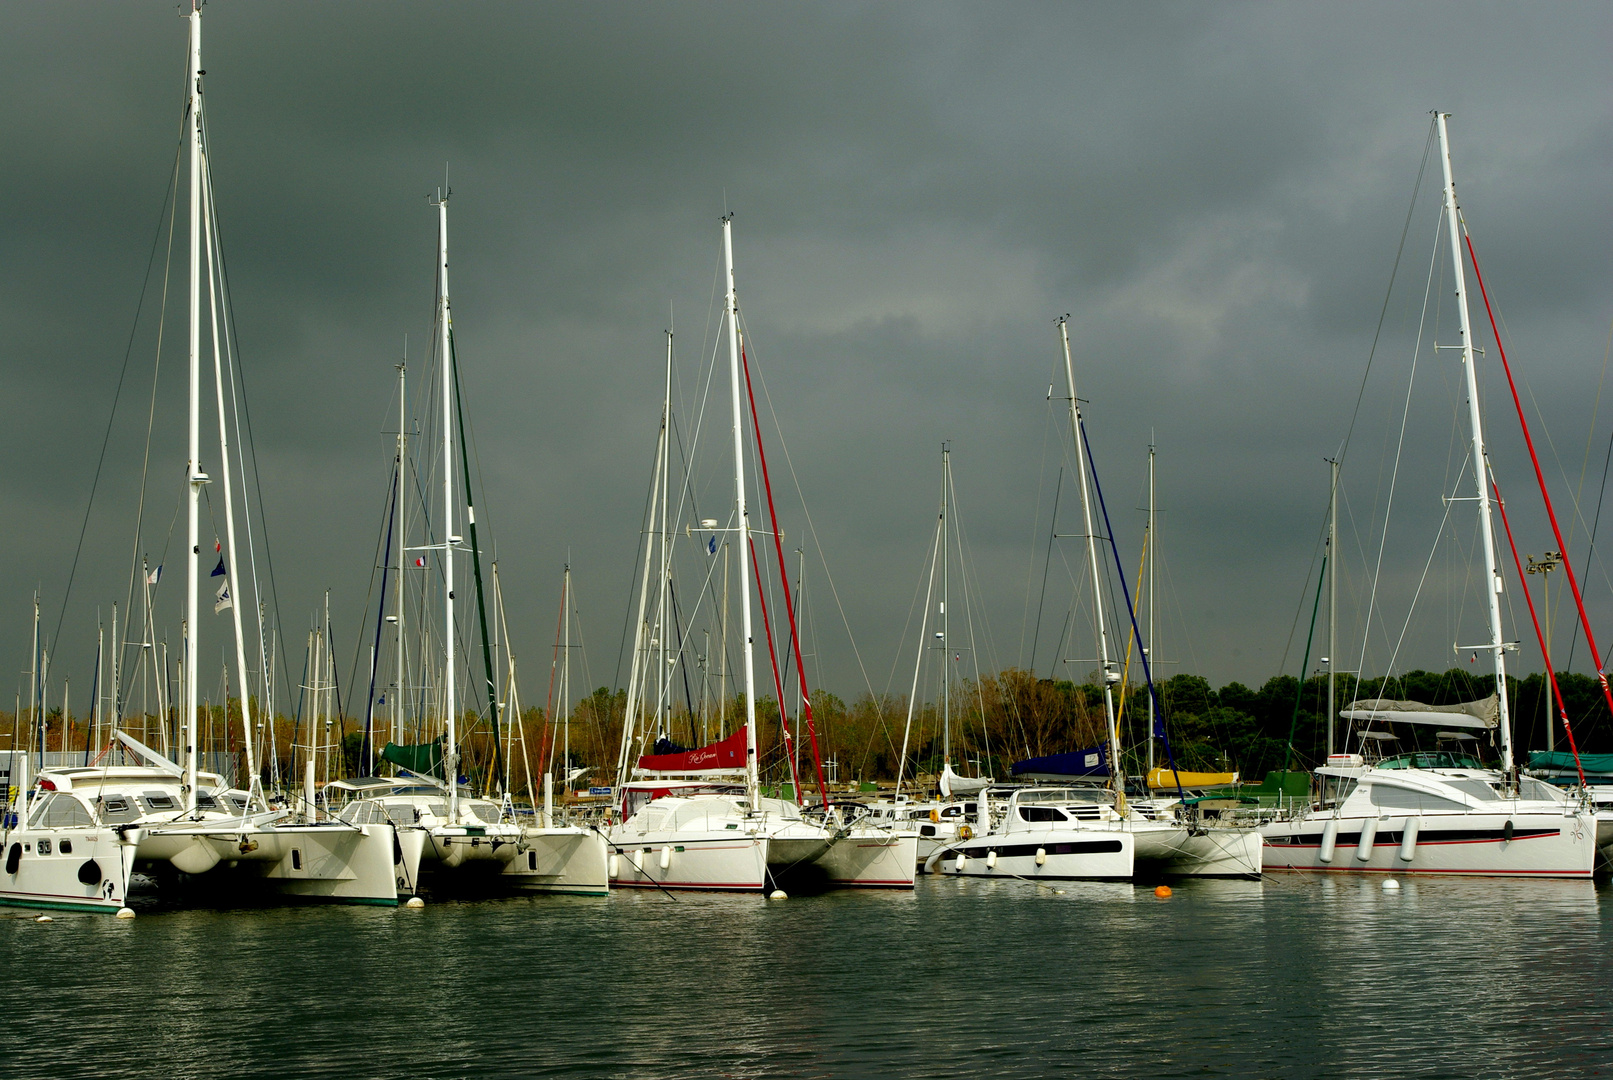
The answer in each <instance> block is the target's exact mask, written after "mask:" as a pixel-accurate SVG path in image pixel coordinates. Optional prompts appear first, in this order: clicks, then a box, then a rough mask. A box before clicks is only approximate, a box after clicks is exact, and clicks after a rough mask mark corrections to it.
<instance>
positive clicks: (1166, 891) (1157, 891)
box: [1154, 885, 1171, 900]
mask: <svg viewBox="0 0 1613 1080" xmlns="http://www.w3.org/2000/svg"><path fill="white" fill-rule="evenodd" d="M1170 894H1171V887H1170V886H1169V885H1158V886H1155V888H1154V895H1155V896H1157V897H1159V898H1160V899H1161V900H1163V899H1165V898H1166V897H1167V896H1169V895H1170Z"/></svg>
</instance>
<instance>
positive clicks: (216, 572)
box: [213, 555, 229, 577]
mask: <svg viewBox="0 0 1613 1080" xmlns="http://www.w3.org/2000/svg"><path fill="white" fill-rule="evenodd" d="M228 573H229V571H228V570H226V569H224V556H222V555H220V556H219V557H218V565H217V566H215V567H213V577H223V576H225V575H226V574H228Z"/></svg>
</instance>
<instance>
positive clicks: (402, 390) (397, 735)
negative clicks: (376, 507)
mask: <svg viewBox="0 0 1613 1080" xmlns="http://www.w3.org/2000/svg"><path fill="white" fill-rule="evenodd" d="M404 348H405V350H407V348H408V345H407V344H405V346H404ZM408 368H409V361H408V358H407V356H406V357H405V358H404V360H403V362H402V363H400V364H398V505H397V510H396V516H397V534H398V584H397V592H396V593H395V594H394V600H393V604H394V612H395V614H394V616H393V617H394V618H395V619H396V620H397V624H398V625H397V627H396V633H397V638H398V641H397V654H398V655H397V667H396V668H395V669H394V674H393V681H392V741H393V742H395V743H399V744H400V745H401V744H402V742H403V713H402V712H401V710H402V708H403V672H404V657H403V596H404V591H405V590H404V587H403V558H404V554H403V553H404V539H405V537H407V536H408V522H407V520H406V519H405V518H404V516H403V496H404V493H405V492H406V491H407V490H408V487H409V443H408V438H409V436H408V431H407V428H408V423H409V413H408V407H407V405H406V391H407V389H408V385H407V379H408Z"/></svg>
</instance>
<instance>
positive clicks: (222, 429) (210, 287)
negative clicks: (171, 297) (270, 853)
mask: <svg viewBox="0 0 1613 1080" xmlns="http://www.w3.org/2000/svg"><path fill="white" fill-rule="evenodd" d="M204 152H205V151H204ZM202 183H203V186H204V190H205V194H206V198H205V199H204V200H203V206H202V218H203V224H204V226H205V227H204V230H203V231H204V233H205V235H206V237H207V317H208V322H209V325H210V329H211V331H212V338H213V389H214V392H215V396H216V398H217V399H218V459H219V474H220V475H221V476H223V478H224V542H225V543H226V544H227V545H228V546H229V556H228V560H227V562H226V564H225V567H224V589H225V590H226V591H225V595H226V596H228V597H229V600H230V616H231V620H232V622H233V624H234V630H235V679H236V682H237V683H238V684H239V686H240V688H241V736H242V746H243V747H244V748H245V750H246V769H247V782H246V789H247V800H248V802H251V801H252V798H253V795H254V794H256V795H257V798H258V800H259V801H260V802H261V801H262V799H263V791H262V787H261V784H260V781H259V777H258V756H257V748H256V746H255V745H254V744H253V741H252V695H251V692H250V689H249V688H250V687H251V685H252V684H251V683H249V682H247V678H246V639H245V635H244V634H243V633H242V630H241V598H240V596H239V595H238V593H239V584H240V577H239V574H238V570H239V567H240V563H238V562H237V561H236V557H235V500H234V493H233V485H232V484H231V482H230V440H229V425H228V424H227V423H226V422H225V419H224V366H223V357H222V355H221V349H220V344H221V339H220V335H219V329H220V328H219V319H218V304H216V303H215V302H214V301H215V298H216V297H217V295H218V283H217V280H216V279H215V276H214V247H213V234H214V228H215V224H216V223H215V221H214V219H213V188H212V184H211V182H210V181H209V180H208V170H207V169H206V168H204V169H203V170H202ZM229 723H230V702H229V695H228V694H226V695H225V697H224V727H225V730H226V731H228V730H229ZM264 806H265V808H267V803H264Z"/></svg>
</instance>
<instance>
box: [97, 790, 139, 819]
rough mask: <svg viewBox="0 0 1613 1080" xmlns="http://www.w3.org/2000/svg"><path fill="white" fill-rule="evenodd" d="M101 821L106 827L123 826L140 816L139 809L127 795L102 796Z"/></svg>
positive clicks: (99, 800) (100, 801) (100, 799)
mask: <svg viewBox="0 0 1613 1080" xmlns="http://www.w3.org/2000/svg"><path fill="white" fill-rule="evenodd" d="M96 801H97V802H99V803H100V804H101V820H102V821H104V822H106V823H107V824H108V825H123V824H126V823H127V822H130V821H134V820H135V819H136V818H138V817H139V816H140V808H139V807H137V806H135V805H134V802H133V800H131V799H130V798H129V797H128V796H127V795H102V796H101V797H100V798H99V799H98V800H96Z"/></svg>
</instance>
